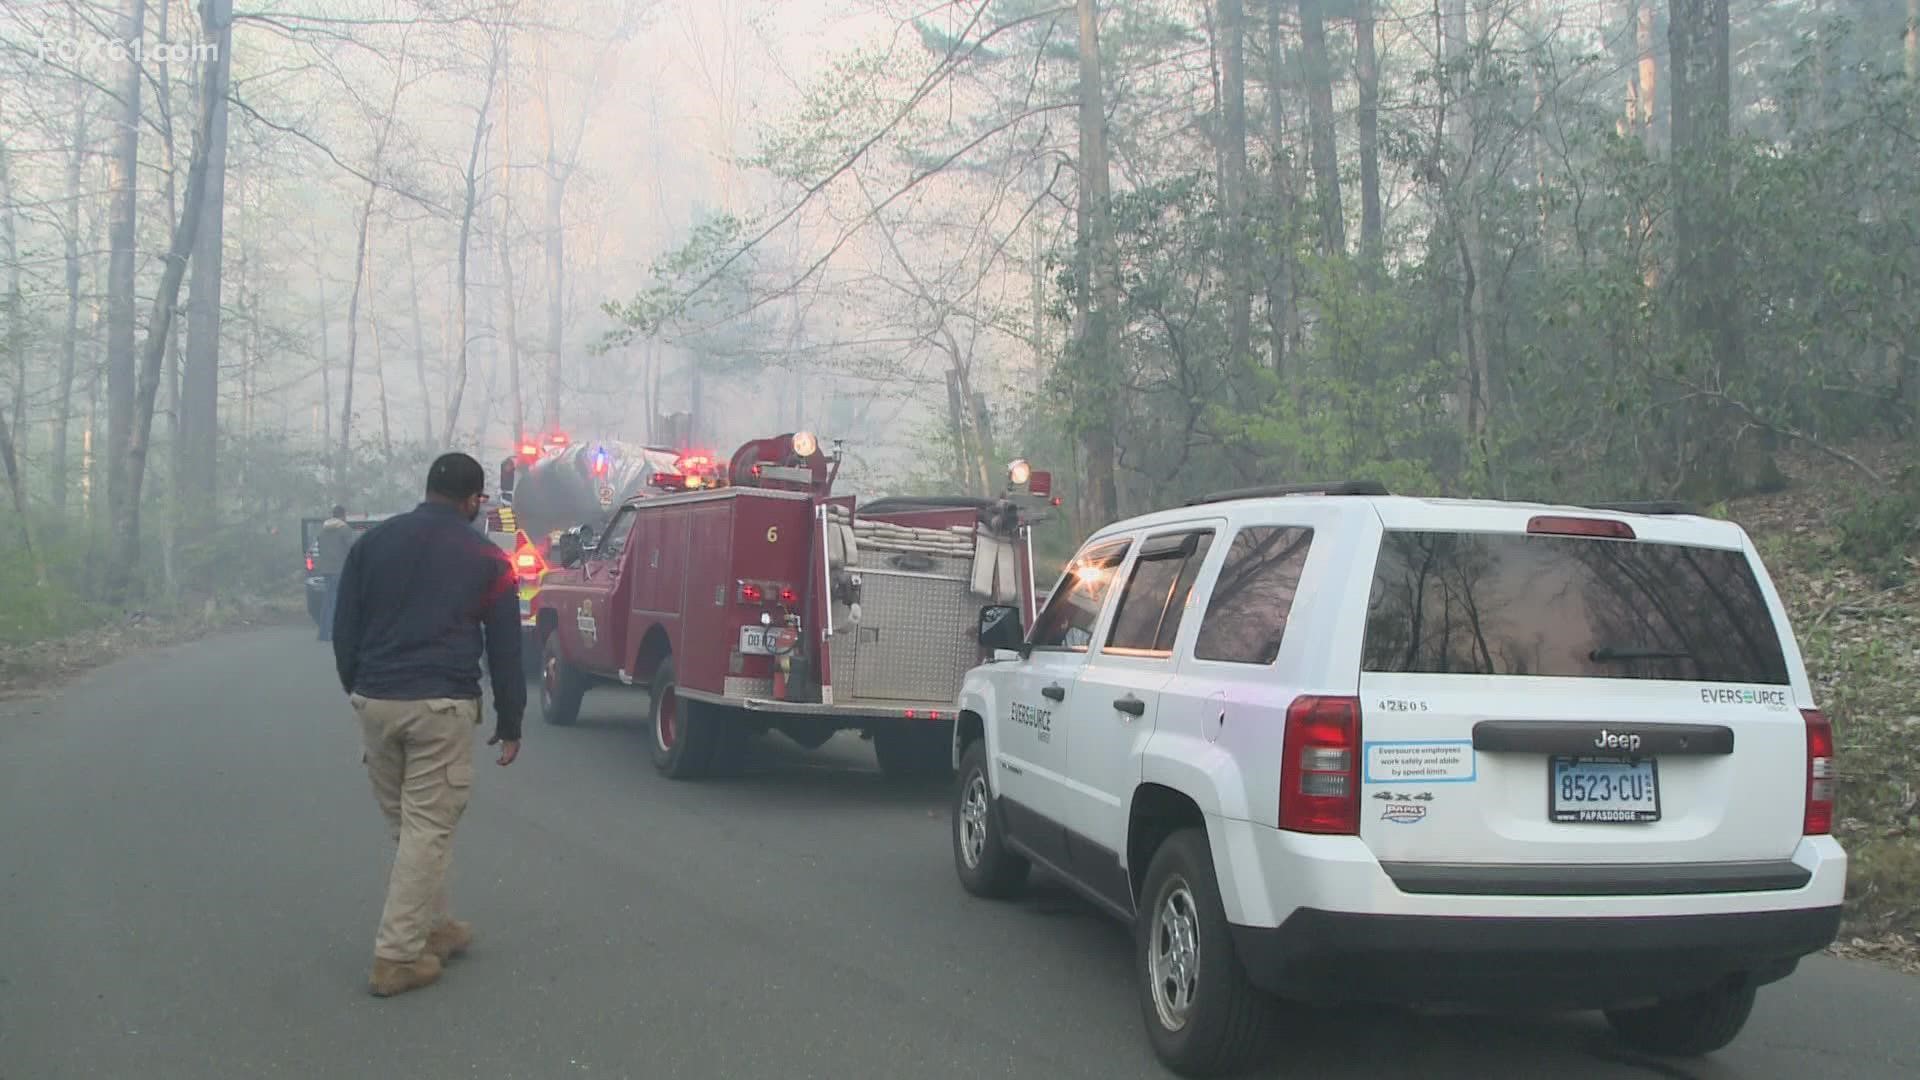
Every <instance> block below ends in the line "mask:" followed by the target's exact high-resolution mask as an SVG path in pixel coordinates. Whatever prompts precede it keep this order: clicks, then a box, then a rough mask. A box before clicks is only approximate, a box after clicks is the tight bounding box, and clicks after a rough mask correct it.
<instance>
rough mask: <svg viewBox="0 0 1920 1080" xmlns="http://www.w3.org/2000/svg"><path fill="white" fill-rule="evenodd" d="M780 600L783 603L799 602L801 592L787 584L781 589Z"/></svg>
mask: <svg viewBox="0 0 1920 1080" xmlns="http://www.w3.org/2000/svg"><path fill="white" fill-rule="evenodd" d="M780 602H781V603H783V604H797V603H799V602H800V594H799V593H798V592H795V591H794V589H793V586H791V585H788V586H785V587H783V588H782V589H781V590H780Z"/></svg>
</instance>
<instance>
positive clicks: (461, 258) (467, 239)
mask: <svg viewBox="0 0 1920 1080" xmlns="http://www.w3.org/2000/svg"><path fill="white" fill-rule="evenodd" d="M503 33H504V32H503ZM502 55H503V45H502V38H501V37H500V36H496V37H495V39H494V46H493V56H492V58H491V60H490V61H489V62H488V64H487V87H486V93H485V96H484V97H482V98H481V100H480V109H479V112H478V113H477V114H476V115H475V117H474V121H473V144H472V147H471V148H470V149H469V150H468V151H467V171H466V174H465V178H466V201H465V202H464V203H463V204H462V206H461V209H460V248H459V253H458V255H457V256H456V257H455V259H456V261H455V264H454V287H453V288H454V295H453V304H454V317H453V324H454V332H455V333H456V334H458V335H459V337H458V338H457V339H456V340H455V344H454V350H453V355H454V368H453V390H452V393H451V394H450V395H448V399H447V422H446V424H445V426H444V427H443V428H442V429H441V430H442V431H443V432H445V434H444V435H443V436H442V437H441V439H440V442H441V445H442V446H448V447H450V446H452V445H454V431H455V428H456V426H457V425H458V424H459V422H460V398H461V397H462V396H463V395H464V394H465V393H466V389H467V253H468V249H469V247H470V245H471V241H472V239H473V213H474V209H475V208H476V206H477V205H478V203H479V197H480V171H479V170H480V148H481V147H482V146H484V145H485V144H486V141H487V115H488V113H489V112H490V111H491V110H492V108H493V88H494V85H495V83H496V82H497V81H498V80H499V77H500V58H501V56H502Z"/></svg>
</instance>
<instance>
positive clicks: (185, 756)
mask: <svg viewBox="0 0 1920 1080" xmlns="http://www.w3.org/2000/svg"><path fill="white" fill-rule="evenodd" d="M326 649H327V647H326V646H324V645H322V644H320V643H318V642H315V641H313V640H312V632H311V630H310V629H309V628H299V627H288V628H279V629H272V630H266V631H255V632H251V633H246V634H239V635H232V636H226V637H220V638H216V639H213V640H208V641H203V642H200V643H196V644H191V645H185V646H178V647H174V648H170V649H165V650H161V651H158V652H153V653H148V654H144V655H141V656H137V657H134V658H132V659H129V660H126V661H124V662H121V663H118V664H115V665H113V666H111V667H108V668H104V669H101V670H99V671H96V672H94V673H93V674H91V675H89V676H88V677H86V678H84V679H83V680H81V681H80V682H78V683H76V684H74V685H72V686H70V687H69V688H67V689H65V690H64V691H62V692H61V693H59V694H58V695H57V696H54V697H51V698H46V699H41V700H37V701H27V702H13V703H7V704H0V913H4V919H0V1078H4V1080H30V1078H31V1080H39V1078H43V1077H46V1078H51V1077H120V1076H129V1077H131V1076H139V1077H141V1078H143V1080H158V1078H161V1077H194V1078H205V1077H249V1078H252V1077H277V1076H285V1077H320V1076H328V1077H332V1076H340V1077H359V1076H401V1075H405V1076H411V1077H568V1076H582V1077H594V1076H601V1077H617V1076H634V1077H649V1078H658V1077H678V1076H685V1077H728V1078H745V1077H777V1078H780V1080H799V1078H803V1077H822V1078H828V1077H831V1078H835V1080H848V1078H857V1077H876V1078H880V1077H884V1078H888V1080H898V1078H903V1077H965V1078H969V1080H977V1078H979V1077H983V1076H992V1077H1035V1078H1045V1080H1056V1078H1058V1080H1066V1078H1078V1077H1086V1078H1094V1080H1117V1078H1123V1077H1151V1076H1162V1075H1166V1074H1165V1073H1163V1072H1162V1071H1161V1070H1160V1069H1159V1068H1158V1066H1157V1064H1156V1063H1155V1062H1154V1060H1153V1058H1152V1055H1151V1053H1150V1051H1149V1050H1148V1048H1147V1046H1146V1043H1145V1040H1144V1036H1143V1035H1142V1033H1141V1028H1140V1019H1139V1015H1138V1012H1137V1006H1136V1004H1135V998H1134V994H1133V990H1132V987H1131V984H1130V983H1129V981H1128V971H1129V963H1128V952H1127V938H1126V936H1125V933H1124V932H1123V930H1122V929H1121V928H1120V927H1119V926H1118V925H1117V924H1114V923H1112V922H1110V921H1108V920H1107V919H1106V917H1105V916H1103V915H1100V914H1099V913H1097V912H1095V911H1094V910H1092V909H1091V908H1089V907H1088V906H1086V905H1084V904H1082V903H1080V902H1079V901H1078V900H1076V899H1074V898H1073V897H1072V896H1070V895H1069V894H1067V893H1065V892H1064V891H1062V890H1060V889H1058V888H1052V887H1042V888H1040V889H1039V890H1038V891H1037V892H1036V894H1035V895H1034V896H1032V897H1031V898H1029V899H1027V900H1023V901H1020V902H1017V903H1011V904H994V903H990V902H985V901H979V900H974V899H972V898H970V897H968V896H966V895H965V894H964V893H962V892H961V890H960V887H959V885H958V884H957V883H956V882H955V880H954V874H953V868H952V863H951V857H950V855H949V849H948V846H947V844H948V841H947V829H948V819H947V808H946V802H945V793H944V792H943V791H941V790H938V789H934V788H928V787H924V786H921V787H914V786H901V785H898V784H893V783H889V782H887V781H885V780H884V779H883V778H881V777H880V776H879V775H878V774H877V773H876V772H875V771H874V770H873V767H872V757H871V753H870V752H869V751H868V749H867V747H866V746H865V745H864V744H862V743H860V742H858V741H857V740H854V739H850V738H846V737H844V736H843V737H842V739H839V740H836V741H835V742H834V743H830V744H828V746H827V747H826V748H824V749H823V750H821V751H819V752H817V753H815V754H811V755H809V754H804V753H802V752H800V751H798V750H797V749H794V748H792V747H791V746H790V745H789V744H786V743H784V742H783V741H782V740H780V739H779V738H778V737H777V736H776V737H773V738H771V739H769V740H768V743H767V744H766V746H765V747H763V748H762V749H761V750H760V752H759V761H758V764H757V766H756V769H755V772H754V773H753V774H752V775H750V776H748V777H746V778H743V779H738V780H732V781H726V782H712V783H705V784H698V785H695V784H687V783H676V782H672V781H668V780H665V779H663V778H661V777H659V776H657V775H655V774H654V773H653V771H652V769H651V768H650V767H649V766H648V764H647V760H646V752H645V751H646V743H645V736H644V732H643V731H642V729H641V728H640V727H639V726H638V724H637V722H636V720H635V719H633V718H637V717H638V716H640V715H642V714H643V711H644V704H645V698H644V695H641V694H638V693H634V692H628V691H604V692H601V691H596V692H595V693H594V694H591V695H589V697H588V702H587V709H586V711H585V713H584V715H583V719H582V721H581V723H580V725H579V726H578V727H575V728H573V729H567V730H561V729H554V728H548V727H546V726H544V725H542V724H541V723H540V722H539V720H537V719H535V718H533V717H529V720H528V729H527V741H526V743H525V746H524V752H523V753H522V755H521V759H520V761H519V762H518V763H517V764H515V765H514V766H512V767H511V768H509V769H500V768H498V767H496V766H495V765H493V763H492V758H491V756H487V751H486V749H485V748H484V747H480V746H478V745H476V752H477V753H478V754H480V755H482V756H481V758H480V766H479V769H478V780H477V782H476V786H475V795H474V800H473V803H472V807H471V809H470V810H469V812H468V816H467V818H466V820H465V822H464V823H463V825H462V827H461V831H460V833H459V836H458V840H457V843H456V845H455V847H456V856H455V874H456V877H455V881H454V897H455V904H456V907H457V908H458V909H459V911H460V912H461V913H462V914H463V915H465V916H466V917H468V918H471V919H473V920H474V921H475V923H476V925H477V930H478V939H477V941H476V943H475V946H474V949H473V951H472V952H471V953H470V954H469V955H467V956H465V957H463V958H461V959H459V960H456V961H455V962H454V964H453V965H452V966H451V967H450V968H449V971H448V973H447V976H446V977H445V978H444V979H442V981H441V982H440V983H439V984H437V985H435V986H433V987H430V988H428V989H426V990H424V991H419V992H415V993H412V994H407V995H404V996H401V997H398V998H393V999H389V1000H384V1001H383V1000H380V999H376V998H373V997H370V996H369V995H368V994H367V993H366V990H365V979H366V973H367V968H368V965H369V963H370V959H371V947H372V946H371V942H372V938H373V931H374V926H375V923H376V922H377V921H378V918H379V911H380V901H381V890H382V882H383V876H384V874H385V869H386V867H385V861H384V860H385V856H386V851H385V835H384V829H383V826H382V823H381V821H380V818H379V815H378V811H377V810H376V809H375V808H374V804H373V800H372V797H371V795H370V793H369V792H368V789H367V781H366V776H365V773H364V772H363V771H362V770H361V766H360V751H359V747H358V736H357V732H356V727H355V723H354V720H353V716H352V712H351V710H350V709H349V708H348V707H347V705H346V702H345V700H344V699H343V697H342V696H341V694H340V693H339V689H338V686H337V685H336V683H335V681H334V678H333V675H332V668H331V660H330V654H329V653H328V652H327V651H326ZM488 724H489V725H490V724H491V720H489V721H488ZM1287 1029H1288V1032H1289V1035H1290V1038H1289V1040H1288V1041H1289V1042H1290V1043H1291V1044H1292V1046H1293V1049H1292V1050H1291V1051H1290V1052H1289V1054H1288V1059H1289V1060H1290V1061H1291V1063H1292V1070H1291V1071H1290V1072H1289V1073H1287V1075H1296V1076H1311V1077H1315V1078H1321V1077H1332V1078H1339V1077H1356V1078H1357V1077H1367V1078H1380V1077H1387V1076H1392V1077H1421V1078H1423V1080H1424V1078H1437V1077H1473V1078H1479V1077H1486V1076H1526V1077H1552V1078H1555V1080H1562V1078H1575V1077H1578V1078H1586V1077H1636V1076H1638V1077H1644V1076H1682V1077H1698V1078H1701V1080H1707V1078H1720V1077H1741V1078H1755V1080H1758V1078H1772V1077H1780V1078H1786V1077H1794V1078H1799V1077H1806V1076H1819V1075H1846V1076H1848V1077H1849V1078H1851V1080H1868V1078H1873V1077H1912V1076H1917V1075H1920V1037H1916V1035H1915V1031H1916V1030H1920V980H1916V979H1910V978H1907V977H1905V976H1901V975H1898V974H1894V973H1890V972H1887V971H1883V970H1880V969H1877V968H1873V967H1869V966H1864V965H1859V964H1852V963H1845V962H1841V961H1838V960H1834V959H1830V958H1825V957H1820V958H1815V959H1813V960H1811V961H1810V962H1808V963H1807V964H1805V965H1803V966H1802V968H1801V970H1800V971H1799V972H1798V973H1797V974H1795V975H1794V976H1793V977H1792V978H1790V979H1789V980H1787V981H1786V982H1784V983H1779V984H1776V985H1775V986H1773V987H1771V988H1769V989H1768V990H1765V991H1763V992H1762V994H1761V1000H1760V1006H1759V1010H1758V1011H1757V1013H1756V1014H1755V1017H1754V1021H1753V1023H1752V1024H1751V1025H1750V1026H1749V1027H1748V1029H1747V1031H1746V1033H1745V1035H1744V1036H1743V1037H1742V1038H1741V1039H1740V1040H1739V1041H1738V1042H1736V1043H1735V1044H1734V1045H1733V1046H1732V1047H1731V1048H1729V1049H1728V1050H1726V1051H1724V1052H1722V1053H1721V1054H1719V1055H1716V1056H1715V1057H1713V1058H1711V1059H1708V1060H1705V1061H1692V1062H1684V1063H1678V1064H1674V1063H1664V1062H1647V1061H1644V1060H1637V1059H1634V1058H1632V1057H1630V1056H1627V1055H1625V1054H1623V1053H1622V1052H1621V1051H1619V1050H1618V1049H1617V1048H1616V1047H1615V1046H1614V1044H1613V1043H1612V1042H1611V1041H1610V1040H1609V1038H1608V1037H1607V1033H1606V1029H1605V1025H1604V1024H1603V1023H1601V1022H1600V1021H1599V1020H1598V1018H1597V1017H1594V1016H1591V1015H1577V1016H1572V1017H1539V1018H1532V1017H1521V1018H1510V1017H1501V1018H1492V1019H1489V1018H1480V1017H1470V1016H1418V1015H1412V1014H1404V1013H1382V1012H1364V1011H1349V1012H1341V1013H1334V1014H1318V1013H1313V1014H1305V1015H1302V1016H1299V1017H1296V1018H1294V1019H1292V1020H1289V1021H1287ZM1275 1075H1282V1074H1281V1073H1277V1072H1276V1073H1275Z"/></svg>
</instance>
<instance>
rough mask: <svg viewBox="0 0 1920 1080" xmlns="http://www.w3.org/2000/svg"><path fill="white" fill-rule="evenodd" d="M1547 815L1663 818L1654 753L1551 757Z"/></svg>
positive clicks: (1587, 819)
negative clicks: (1632, 756) (1649, 755)
mask: <svg viewBox="0 0 1920 1080" xmlns="http://www.w3.org/2000/svg"><path fill="white" fill-rule="evenodd" d="M1547 815H1548V817H1550V818H1551V819H1552V820H1554V821H1556V822H1559V823H1562V824H1568V825H1632V824H1638V823H1641V822H1648V821H1659V820H1660V769H1659V766H1658V765H1657V764H1656V763H1655V762H1654V760H1653V759H1652V758H1640V759H1637V760H1629V759H1626V758H1609V757H1554V758H1549V759H1548V761H1547Z"/></svg>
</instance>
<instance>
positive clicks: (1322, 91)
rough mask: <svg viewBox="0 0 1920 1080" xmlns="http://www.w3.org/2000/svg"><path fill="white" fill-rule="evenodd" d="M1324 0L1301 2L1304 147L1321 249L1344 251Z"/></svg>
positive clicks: (1344, 222) (1328, 251) (1345, 248)
mask: <svg viewBox="0 0 1920 1080" xmlns="http://www.w3.org/2000/svg"><path fill="white" fill-rule="evenodd" d="M1323 3H1324V0H1300V50H1301V57H1302V59H1304V60H1305V62H1306V67H1307V133H1308V137H1307V146H1308V157H1309V159H1310V161H1311V162H1312V165H1313V183H1314V201H1315V202H1316V203H1317V204H1318V207H1319V210H1320V250H1322V251H1324V252H1326V253H1327V254H1329V255H1337V254H1340V253H1342V252H1344V251H1346V250H1347V225H1346V217H1345V214H1344V212H1343V211H1342V210H1341V208H1340V149H1339V144H1338V143H1337V141H1336V140H1335V132H1334V121H1333V64H1332V61H1331V59H1330V58H1329V56H1328V54H1327V24H1326V15H1325V9H1324V8H1323V6H1322V5H1323Z"/></svg>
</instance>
